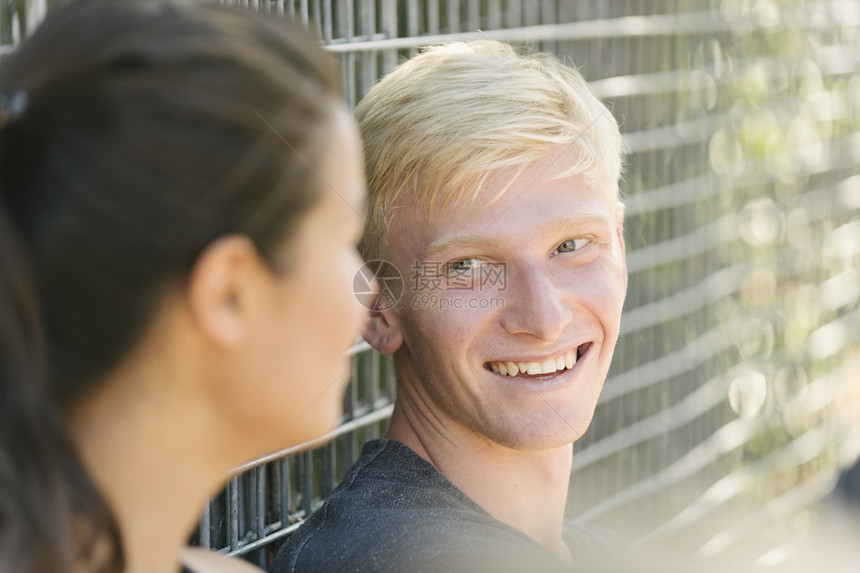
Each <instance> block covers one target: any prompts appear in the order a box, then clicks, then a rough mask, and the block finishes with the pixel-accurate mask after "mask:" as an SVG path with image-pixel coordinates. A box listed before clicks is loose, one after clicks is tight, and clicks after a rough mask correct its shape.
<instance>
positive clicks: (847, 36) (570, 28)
mask: <svg viewBox="0 0 860 573" xmlns="http://www.w3.org/2000/svg"><path fill="white" fill-rule="evenodd" d="M241 4H242V5H244V6H247V7H248V8H249V9H256V10H261V11H265V12H271V15H272V17H274V18H278V17H283V15H289V14H294V15H295V16H296V17H297V18H299V19H301V20H303V21H304V22H305V23H307V25H308V26H309V27H311V28H313V29H315V30H316V31H317V33H318V34H319V36H320V37H321V38H323V40H324V42H325V44H326V45H327V47H328V49H329V50H330V51H331V52H332V53H333V54H335V55H336V57H337V58H338V60H339V62H340V64H341V66H342V70H343V85H344V88H345V95H346V98H347V101H348V102H349V104H350V105H354V104H355V102H356V101H358V100H359V99H360V98H361V96H362V95H363V94H364V93H366V91H367V90H368V89H369V87H370V86H371V85H373V83H374V82H375V81H376V79H377V78H378V77H380V76H381V75H383V74H384V73H386V72H388V71H390V70H391V69H392V68H393V67H394V66H395V65H396V64H397V63H398V62H399V61H401V60H402V59H404V58H406V57H408V56H410V55H412V54H414V53H416V48H417V47H419V46H421V45H426V44H428V43H436V42H441V41H445V40H448V39H474V38H482V37H488V38H493V39H500V40H508V41H511V42H513V43H516V44H525V45H527V46H530V47H532V48H533V49H536V50H543V51H550V52H553V53H556V54H558V55H559V56H561V57H563V58H564V59H565V60H566V61H568V62H569V63H570V64H572V65H575V66H577V67H578V68H579V69H580V71H581V72H582V73H583V75H584V76H585V77H586V78H587V79H588V80H590V81H591V82H592V86H593V88H594V90H595V92H596V93H597V94H598V95H599V96H600V97H601V98H603V99H604V100H605V101H606V102H607V103H608V104H609V105H610V107H611V109H612V110H613V113H614V114H615V116H616V118H617V119H618V120H619V122H620V123H621V126H622V132H623V133H624V136H625V139H626V141H627V144H628V145H629V147H630V150H631V152H632V153H631V155H630V157H629V161H628V165H627V169H626V174H625V176H624V181H623V182H622V184H621V188H622V193H623V195H624V200H625V202H626V203H627V224H626V239H627V245H628V266H629V272H630V288H629V294H628V297H627V304H626V314H625V316H624V319H623V331H622V336H621V339H620V341H619V345H618V349H617V351H616V359H615V364H614V367H613V370H612V372H611V374H610V378H609V380H608V381H607V383H606V387H605V389H604V392H603V395H602V398H601V402H600V404H599V406H598V411H597V413H596V415H595V419H594V423H593V424H592V426H591V429H590V430H589V431H588V433H587V434H586V435H585V437H584V438H583V439H582V440H580V441H579V442H578V443H577V444H576V446H575V450H576V453H575V455H574V470H573V476H572V479H571V487H570V498H569V504H568V513H569V515H570V517H571V518H573V519H576V520H581V521H585V522H590V523H598V524H603V525H607V526H609V527H611V528H613V529H615V530H617V531H619V532H620V533H622V534H623V535H625V536H627V537H629V538H630V539H632V540H634V541H636V542H637V543H640V544H641V545H642V546H643V547H644V548H646V549H648V550H654V551H655V552H656V553H657V554H664V555H665V554H667V553H671V554H675V555H677V556H679V557H694V558H695V559H698V560H700V561H702V563H703V564H711V565H713V564H715V563H716V564H722V566H726V564H727V563H731V564H732V565H733V566H734V565H736V566H741V565H743V566H750V567H755V568H757V569H758V570H768V569H773V568H780V567H784V566H785V565H786V563H789V562H791V561H792V560H793V559H796V558H797V555H796V553H797V551H799V549H798V548H799V547H801V546H802V545H801V543H800V540H803V539H805V538H806V536H807V534H808V533H809V532H810V531H811V530H813V529H815V528H816V527H817V524H818V523H819V521H818V520H819V519H820V517H819V508H820V506H821V501H822V499H825V498H826V496H827V495H828V492H829V491H830V490H831V489H832V487H833V484H834V483H835V479H836V477H837V474H838V472H839V471H840V470H841V469H843V468H845V467H846V466H848V465H850V464H851V463H853V461H854V460H855V459H856V457H857V455H858V453H860V310H858V298H860V113H858V110H860V73H858V72H860V28H858V26H860V2H857V1H789V0H786V1H776V0H757V1H741V0H724V1H722V2H718V1H707V0H700V1H681V0H676V1H664V0H626V1H611V2H607V1H599V0H567V1H566V0H469V1H463V2H457V1H455V0H420V1H419V0H302V1H297V2H243V3H241ZM46 9H47V8H46V5H45V2H24V1H17V2H16V1H4V2H2V9H0V30H2V41H3V44H4V46H3V49H4V50H9V49H12V46H13V44H14V43H15V42H16V41H18V39H19V38H21V37H23V36H25V35H26V34H27V32H28V30H29V29H31V28H32V27H33V26H34V25H35V24H36V23H37V22H38V20H39V18H40V17H41V15H42V14H43V13H44V11H45V10H46ZM354 354H355V359H354V377H353V384H352V386H351V389H350V391H349V393H348V395H347V397H346V400H345V410H346V414H345V417H344V421H343V426H342V427H341V429H340V430H338V432H337V433H336V434H337V437H336V438H335V439H334V440H333V441H332V442H331V443H329V444H328V445H326V446H324V447H319V448H316V449H313V450H309V451H305V452H302V453H292V452H286V453H287V454H289V455H286V456H283V455H282V456H280V457H277V459H272V460H271V461H267V463H265V464H262V463H261V464H258V465H256V466H255V467H251V466H252V465H253V464H249V466H248V469H247V470H246V471H244V472H243V473H241V474H240V475H238V476H237V477H235V478H234V479H233V480H232V481H231V484H230V486H229V487H228V488H227V489H226V490H225V492H224V493H223V494H222V495H220V496H219V497H218V498H216V499H214V500H213V503H212V505H211V506H210V507H209V509H207V511H206V513H205V515H204V516H203V519H202V521H201V526H200V529H199V532H198V533H197V534H195V537H194V540H193V541H194V542H195V543H199V544H201V545H204V546H209V547H213V548H217V549H222V550H224V551H228V552H232V553H234V554H238V555H243V556H245V557H246V558H247V559H249V560H251V561H253V562H255V563H257V564H259V565H262V566H265V565H267V564H268V562H269V560H270V559H271V556H272V554H273V552H275V551H276V550H277V548H278V547H279V545H280V543H281V542H282V541H283V539H284V538H285V537H286V536H287V535H289V533H290V532H291V531H292V530H294V529H295V527H296V525H297V523H298V522H299V521H300V520H301V519H303V518H304V517H305V516H306V515H307V513H308V512H309V511H311V510H312V509H314V508H315V507H316V506H317V505H318V504H319V503H320V502H321V499H322V498H323V497H324V496H325V494H327V493H328V492H329V491H330V490H331V489H332V487H333V486H334V485H335V484H336V483H337V481H338V479H339V476H340V475H342V473H343V472H344V471H345V469H346V468H347V467H348V466H349V464H350V463H351V461H352V460H353V459H355V457H356V456H357V454H358V452H359V449H360V446H361V443H362V442H363V441H364V440H365V439H368V438H373V437H380V436H381V435H382V434H383V433H384V428H385V423H386V419H387V416H388V414H389V413H390V409H391V403H392V399H393V394H394V383H393V372H392V371H391V368H390V366H389V363H388V362H387V360H385V359H383V358H381V357H380V356H378V355H376V354H373V353H372V352H370V351H369V350H367V347H366V346H359V347H357V348H356V349H355V352H354ZM855 535H856V533H855Z"/></svg>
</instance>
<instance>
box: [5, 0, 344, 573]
mask: <svg viewBox="0 0 860 573" xmlns="http://www.w3.org/2000/svg"><path fill="white" fill-rule="evenodd" d="M16 93H24V94H26V97H27V106H26V109H25V110H23V111H21V110H18V112H16V114H15V115H16V117H14V118H12V119H11V120H10V121H5V122H4V125H3V127H2V129H0V377H2V378H0V573H65V572H67V571H71V570H75V571H79V570H81V569H82V570H84V571H92V572H100V573H101V572H104V573H115V572H119V571H121V570H122V562H123V559H122V543H121V541H120V533H119V531H118V529H117V524H116V522H115V520H114V518H113V516H112V514H111V511H110V510H109V507H108V505H107V503H106V502H105V500H104V499H103V497H102V496H101V495H100V493H99V492H98V490H97V488H96V487H95V486H94V485H93V483H92V482H91V479H90V478H89V477H88V475H87V473H86V472H85V471H84V468H83V465H82V462H81V461H80V459H79V456H78V455H77V453H76V450H75V447H74V445H73V443H72V442H71V439H70V437H69V434H68V432H67V430H66V429H65V428H64V427H63V422H64V416H65V415H66V414H67V413H68V411H69V409H70V408H73V407H74V406H75V405H76V404H79V403H80V402H81V401H84V400H87V399H88V398H89V397H90V396H91V395H93V393H95V392H97V391H98V390H99V384H100V383H101V382H102V381H103V380H105V379H106V377H109V374H110V373H111V372H112V371H113V370H114V369H116V368H117V367H118V366H119V365H120V364H121V363H122V360H123V359H124V358H125V356H127V354H128V353H129V352H131V351H132V349H133V348H134V346H135V345H136V344H137V342H138V341H139V340H140V338H141V336H142V335H143V333H144V332H145V331H146V329H147V327H148V326H149V324H150V322H151V319H152V318H153V317H154V316H155V315H156V313H157V311H158V309H159V305H160V304H161V301H162V300H163V298H164V297H165V295H166V293H167V292H169V291H171V290H175V289H178V288H182V287H183V285H184V281H185V279H186V278H187V274H188V271H189V270H190V269H191V268H192V267H193V265H194V262H195V260H196V258H197V257H198V256H199V254H200V253H201V252H202V251H203V250H204V249H205V248H206V247H207V245H208V244H209V243H210V242H211V241H213V240H214V239H216V238H218V237H219V236H222V235H225V234H233V233H239V234H243V235H245V236H247V237H249V238H250V239H251V240H252V241H253V242H254V244H255V245H256V247H257V250H258V251H259V253H260V255H261V257H262V258H263V259H264V260H266V261H268V262H269V263H270V265H271V266H272V267H273V270H275V271H276V272H279V273H289V272H290V270H291V267H290V263H289V261H290V260H291V258H294V256H296V255H298V254H299V253H298V249H296V248H295V246H294V245H293V242H294V241H293V239H294V238H295V236H296V235H297V231H298V228H299V225H300V223H301V221H302V219H303V218H304V217H305V215H306V214H307V213H308V212H309V211H310V209H311V208H312V207H313V206H314V205H316V204H317V203H318V201H319V199H320V197H322V196H323V189H324V187H323V185H322V184H321V182H320V180H319V179H318V178H317V177H316V175H315V170H316V167H317V166H319V165H320V164H321V162H322V158H323V157H325V153H326V150H327V149H328V146H329V144H330V141H329V138H330V137H331V136H332V133H333V126H334V118H335V114H336V110H337V105H340V104H338V103H337V99H338V98H339V88H338V85H337V82H336V75H335V73H334V69H333V65H332V62H331V60H330V59H329V57H328V56H327V55H326V54H325V53H324V52H323V51H322V50H321V49H320V48H319V44H318V42H317V41H316V39H314V38H312V37H311V36H310V35H309V34H308V33H307V32H306V31H305V30H304V29H302V28H301V27H300V26H299V25H298V24H295V23H293V22H291V21H288V20H283V19H277V18H267V17H264V16H261V15H257V14H253V13H251V12H249V11H247V10H239V9H231V8H229V7H225V6H221V5H218V4H215V3H209V2H196V1H193V0H134V1H129V0H78V1H74V2H68V3H63V4H59V5H58V7H57V8H56V9H54V10H53V11H52V12H51V13H50V14H49V15H48V18H47V19H46V20H45V22H44V23H43V24H42V25H41V27H40V28H39V29H38V30H36V32H35V34H34V35H33V36H32V37H31V38H30V39H29V40H28V41H26V42H25V43H24V44H23V45H22V46H20V47H19V48H18V49H17V50H16V51H15V52H13V53H12V54H10V55H9V56H6V57H5V58H4V59H3V61H2V62H0V94H5V96H10V95H12V94H16ZM0 111H2V110H0ZM3 118H4V116H3V114H2V113H0V122H3ZM6 119H9V117H6ZM290 255H293V257H291V256H290ZM276 260H278V261H281V260H286V261H288V262H287V263H285V264H284V265H281V268H278V265H276V264H275V262H274V261H276ZM73 565H74V567H73Z"/></svg>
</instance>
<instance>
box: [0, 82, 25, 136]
mask: <svg viewBox="0 0 860 573" xmlns="http://www.w3.org/2000/svg"><path fill="white" fill-rule="evenodd" d="M28 100H29V97H28V96H27V92H23V91H17V92H15V93H13V94H12V95H6V94H3V93H0V129H3V128H5V127H6V126H7V125H9V124H10V123H12V122H14V121H16V120H17V119H18V118H20V117H21V116H22V115H24V112H25V111H27V101H28Z"/></svg>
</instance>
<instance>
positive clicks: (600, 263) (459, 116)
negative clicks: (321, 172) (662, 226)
mask: <svg viewBox="0 0 860 573" xmlns="http://www.w3.org/2000/svg"><path fill="white" fill-rule="evenodd" d="M356 117H357V119H358V122H359V125H360V128H361V131H362V136H363V138H364V142H365V151H366V168H367V174H368V183H369V184H368V188H369V219H368V226H367V231H366V235H365V239H364V242H363V250H364V252H363V254H364V256H365V258H366V259H367V260H384V261H387V262H388V263H390V264H391V265H393V267H387V268H389V269H390V268H396V269H397V270H398V271H399V273H400V274H401V275H402V277H403V292H402V295H401V296H400V297H399V299H397V300H396V302H395V300H392V298H391V296H390V294H391V293H390V292H389V293H388V297H387V298H386V300H385V304H381V305H377V306H376V307H375V309H374V311H373V312H372V318H371V321H370V323H369V326H368V327H367V329H366V331H365V334H364V336H365V339H366V340H367V341H368V342H369V343H370V344H371V345H372V346H373V347H374V348H375V349H377V350H378V351H379V352H382V353H383V354H390V355H393V359H394V364H395V368H396V371H397V384H398V386H397V392H398V393H397V400H396V404H395V407H394V413H393V415H392V419H391V423H390V426H389V430H388V433H387V436H386V439H385V440H377V441H372V442H369V443H368V444H366V445H365V447H364V449H363V452H362V456H361V458H360V459H359V460H358V462H357V463H356V464H355V465H354V466H353V467H352V468H351V469H350V470H349V472H348V473H347V475H346V477H345V478H344V480H343V482H342V483H341V485H340V486H339V487H338V488H337V489H336V490H335V492H334V493H333V494H332V495H331V496H330V498H329V499H328V500H327V501H326V502H325V504H324V505H323V506H322V508H321V509H320V510H319V511H318V512H317V513H316V514H315V515H314V516H313V517H312V518H311V519H309V520H308V522H307V523H305V524H304V525H303V526H302V527H301V528H300V529H299V530H298V532H297V533H296V534H295V535H294V536H293V537H292V538H291V539H290V540H289V541H288V543H287V544H286V545H285V547H284V549H283V550H282V551H281V553H280V554H279V556H278V558H277V559H276V561H275V564H274V566H273V569H272V571H274V572H276V573H283V572H286V571H290V572H292V571H484V570H486V571H523V570H524V568H526V567H528V568H529V569H530V570H535V571H542V570H565V569H569V568H570V567H571V566H572V565H577V564H583V563H590V564H592V565H593V564H594V563H601V564H602V563H605V559H606V554H607V553H612V552H613V550H614V547H615V545H614V542H613V541H611V540H610V537H608V536H607V535H606V534H604V533H602V532H598V531H596V530H592V529H589V528H584V527H574V526H571V525H570V524H568V523H567V522H566V521H565V518H564V506H565V499H566V496H567V491H568V485H569V484H568V482H569V477H570V468H571V462H572V455H573V448H572V444H573V443H574V442H575V441H576V440H577V439H578V438H580V437H581V436H582V434H583V433H584V432H585V431H586V429H587V428H588V425H589V424H590V422H591V418H592V415H593V413H594V409H595V405H596V403H597V398H598V396H599V394H600V391H601V389H602V387H603V383H604V381H605V379H606V375H607V371H608V369H609V365H610V361H611V358H612V354H613V350H614V348H615V342H616V339H617V337H618V330H619V322H620V318H621V307H622V304H623V301H624V295H625V291H626V286H627V273H626V268H625V255H624V241H623V238H622V223H623V213H624V208H623V205H622V204H621V203H620V202H619V200H618V184H617V182H618V178H619V175H620V172H621V165H622V154H623V144H622V140H621V136H620V134H619V130H618V125H617V123H616V121H615V119H614V118H613V117H612V114H611V113H610V112H609V111H608V110H607V109H606V108H605V107H604V106H603V104H601V103H600V102H599V101H598V100H597V99H596V98H595V97H594V96H593V95H592V94H591V92H590V91H589V89H588V87H587V85H586V83H585V81H584V80H583V78H582V77H581V76H580V75H579V74H578V73H577V72H576V71H575V70H573V69H572V68H569V67H567V66H565V65H563V64H562V63H560V62H559V61H558V60H556V59H555V58H553V57H551V56H547V55H539V54H538V55H521V54H518V53H516V52H515V51H514V50H513V49H512V48H511V47H510V46H508V45H506V44H501V43H498V42H491V41H480V42H471V43H452V44H447V45H444V46H437V47H433V48H428V49H426V50H424V51H423V52H422V53H421V54H420V55H418V56H417V57H415V58H413V59H412V60H410V61H407V62H405V63H404V64H402V65H401V66H400V67H399V68H397V69H396V70H395V71H394V72H392V73H391V74H390V75H388V76H386V77H385V78H383V79H382V80H381V81H380V82H379V83H378V84H377V85H376V86H375V87H374V88H373V89H372V90H371V91H370V93H369V94H368V95H367V97H366V98H365V99H364V100H363V101H362V102H361V103H360V105H359V106H358V108H357V109H356ZM384 268H385V267H384Z"/></svg>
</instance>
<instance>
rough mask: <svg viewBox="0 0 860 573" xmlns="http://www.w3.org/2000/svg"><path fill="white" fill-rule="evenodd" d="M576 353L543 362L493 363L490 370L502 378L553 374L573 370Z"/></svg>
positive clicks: (568, 353) (570, 351)
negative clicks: (519, 375) (521, 374)
mask: <svg viewBox="0 0 860 573" xmlns="http://www.w3.org/2000/svg"><path fill="white" fill-rule="evenodd" d="M576 353H577V351H576V350H569V351H568V352H566V353H565V354H564V355H562V356H558V357H556V358H553V359H550V360H545V361H543V362H491V363H490V368H492V370H493V372H495V373H496V374H501V375H502V376H516V375H517V374H520V373H523V374H529V375H531V376H536V375H540V374H553V373H555V372H560V371H562V370H564V369H568V370H569V369H571V368H573V367H574V366H575V365H576Z"/></svg>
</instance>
